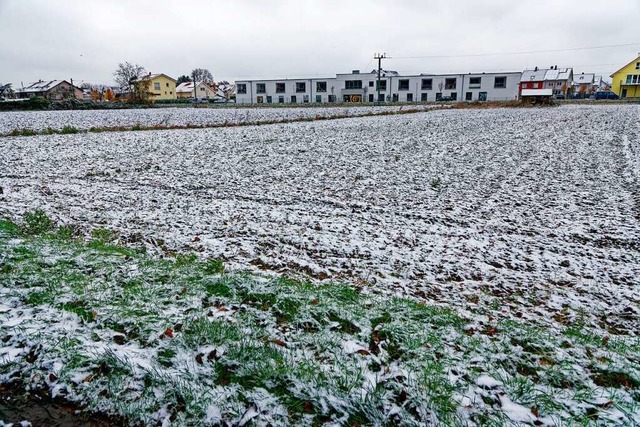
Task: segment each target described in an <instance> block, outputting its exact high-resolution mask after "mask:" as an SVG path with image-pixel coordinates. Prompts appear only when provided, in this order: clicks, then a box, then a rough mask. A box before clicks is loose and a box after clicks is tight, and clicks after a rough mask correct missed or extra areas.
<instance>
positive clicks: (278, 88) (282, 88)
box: [276, 83, 286, 93]
mask: <svg viewBox="0 0 640 427" xmlns="http://www.w3.org/2000/svg"><path fill="white" fill-rule="evenodd" d="M285 90H286V89H285V85H284V83H276V93H284V92H285Z"/></svg>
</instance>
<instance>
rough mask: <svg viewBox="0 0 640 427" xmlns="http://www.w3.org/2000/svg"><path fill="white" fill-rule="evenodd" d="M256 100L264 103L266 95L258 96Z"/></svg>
mask: <svg viewBox="0 0 640 427" xmlns="http://www.w3.org/2000/svg"><path fill="white" fill-rule="evenodd" d="M256 100H257V101H256V102H257V103H258V104H262V103H263V102H264V96H259V97H257V98H256Z"/></svg>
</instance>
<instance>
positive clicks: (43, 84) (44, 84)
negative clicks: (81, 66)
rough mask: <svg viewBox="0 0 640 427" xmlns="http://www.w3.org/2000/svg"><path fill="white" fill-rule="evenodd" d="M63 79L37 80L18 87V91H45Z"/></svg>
mask: <svg viewBox="0 0 640 427" xmlns="http://www.w3.org/2000/svg"><path fill="white" fill-rule="evenodd" d="M64 81H65V80H46V81H42V80H41V81H39V82H35V83H31V84H30V85H29V86H27V87H25V88H22V89H20V92H46V91H48V90H51V89H53V88H54V87H56V86H58V85H59V84H60V83H62V82H64Z"/></svg>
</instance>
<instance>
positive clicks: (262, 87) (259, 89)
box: [256, 83, 267, 93]
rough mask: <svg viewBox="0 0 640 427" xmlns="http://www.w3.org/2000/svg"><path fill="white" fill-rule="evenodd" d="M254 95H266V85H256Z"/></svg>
mask: <svg viewBox="0 0 640 427" xmlns="http://www.w3.org/2000/svg"><path fill="white" fill-rule="evenodd" d="M256 93H267V84H266V83H256Z"/></svg>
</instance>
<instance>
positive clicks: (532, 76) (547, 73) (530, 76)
mask: <svg viewBox="0 0 640 427" xmlns="http://www.w3.org/2000/svg"><path fill="white" fill-rule="evenodd" d="M572 74H573V69H572V68H560V69H557V70H556V69H553V70H552V69H545V68H543V69H538V70H525V71H524V72H523V73H522V77H521V78H520V81H521V82H542V81H548V80H569V79H570V78H571V75H572Z"/></svg>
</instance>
